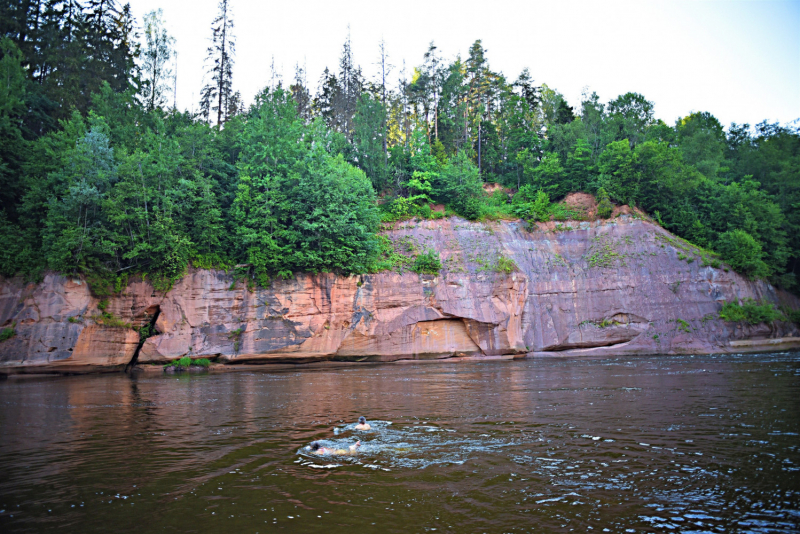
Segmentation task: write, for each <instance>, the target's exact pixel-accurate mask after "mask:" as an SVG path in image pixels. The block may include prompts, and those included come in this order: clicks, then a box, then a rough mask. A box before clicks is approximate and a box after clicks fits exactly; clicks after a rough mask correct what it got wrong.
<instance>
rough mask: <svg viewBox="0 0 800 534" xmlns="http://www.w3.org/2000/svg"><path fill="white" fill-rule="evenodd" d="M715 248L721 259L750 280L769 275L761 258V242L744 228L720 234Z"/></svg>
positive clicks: (767, 268)
mask: <svg viewBox="0 0 800 534" xmlns="http://www.w3.org/2000/svg"><path fill="white" fill-rule="evenodd" d="M715 248H716V250H717V252H719V254H720V256H722V259H723V260H724V261H725V262H726V263H727V264H728V265H730V266H731V267H733V269H734V270H735V271H737V272H740V273H742V274H745V275H747V276H748V277H750V279H751V280H753V279H756V278H764V277H766V276H769V274H770V269H769V267H768V266H767V264H766V263H764V261H763V260H762V259H761V258H762V256H763V253H762V251H761V244H760V243H759V242H758V241H756V240H755V239H754V238H753V236H751V235H750V234H748V233H747V232H745V231H744V230H731V231H728V232H725V233H723V234H720V236H719V239H717V244H716V247H715Z"/></svg>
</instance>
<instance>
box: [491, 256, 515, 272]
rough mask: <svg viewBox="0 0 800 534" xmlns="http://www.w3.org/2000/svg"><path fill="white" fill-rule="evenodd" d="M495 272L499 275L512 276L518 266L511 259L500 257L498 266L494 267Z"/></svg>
mask: <svg viewBox="0 0 800 534" xmlns="http://www.w3.org/2000/svg"><path fill="white" fill-rule="evenodd" d="M494 270H495V271H497V272H498V273H506V274H511V273H513V272H514V271H516V270H517V264H516V263H514V260H512V259H511V258H506V257H505V256H500V257H499V258H497V265H495V266H494Z"/></svg>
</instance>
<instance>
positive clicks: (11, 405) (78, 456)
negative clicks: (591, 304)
mask: <svg viewBox="0 0 800 534" xmlns="http://www.w3.org/2000/svg"><path fill="white" fill-rule="evenodd" d="M798 408H800V354H798V353H793V354H766V355H763V354H762V355H738V356H737V355H733V356H730V355H728V356H696V357H691V356H678V357H665V356H661V357H635V358H634V357H620V358H605V359H555V358H547V359H534V360H524V361H513V362H506V361H493V362H481V363H465V362H460V363H451V362H436V363H408V364H395V365H371V364H369V365H359V366H346V367H345V366H342V367H337V368H317V369H311V368H306V369H302V368H298V369H296V370H295V369H292V370H288V371H287V370H283V371H270V370H269V368H265V370H264V371H258V372H246V371H241V372H233V373H224V374H186V375H178V376H176V375H169V376H148V375H139V376H138V377H137V376H134V377H129V376H126V375H123V374H118V375H98V376H83V377H58V378H46V379H9V380H5V381H2V382H0V531H2V532H42V531H51V530H58V531H59V532H101V531H102V532H136V533H142V532H275V531H284V532H325V533H338V532H347V533H350V534H352V533H356V532H358V533H366V532H381V533H387V532H528V531H538V532H573V531H574V532H651V531H652V532H800V436H798V434H800V414H798ZM359 415H365V416H366V417H367V418H368V420H369V421H370V422H371V423H372V425H373V429H372V430H371V431H369V432H356V431H354V430H352V423H353V422H354V421H355V420H356V419H357V417H358V416H359ZM357 438H360V439H361V441H362V446H361V448H360V449H359V451H358V454H357V455H356V456H337V457H334V456H317V455H312V454H310V453H309V451H308V450H307V449H305V446H306V445H308V444H309V443H311V442H312V441H313V440H323V445H325V446H327V447H334V448H335V447H346V446H348V445H351V444H353V443H355V441H356V439H357Z"/></svg>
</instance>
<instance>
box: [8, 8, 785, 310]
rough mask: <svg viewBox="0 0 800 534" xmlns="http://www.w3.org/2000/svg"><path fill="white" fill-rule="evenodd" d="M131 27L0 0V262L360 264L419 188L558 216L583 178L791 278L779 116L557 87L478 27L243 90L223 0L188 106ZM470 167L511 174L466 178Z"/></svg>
mask: <svg viewBox="0 0 800 534" xmlns="http://www.w3.org/2000/svg"><path fill="white" fill-rule="evenodd" d="M133 27H134V21H133V19H132V18H131V15H130V11H129V9H128V8H127V6H125V7H120V6H119V5H118V4H117V3H116V2H115V1H113V0H105V1H102V2H98V1H91V2H88V1H87V2H76V1H74V0H73V1H71V2H61V1H55V2H44V1H41V0H40V1H31V2H2V3H0V36H2V39H1V40H0V78H2V80H3V83H2V84H0V85H1V87H0V240H2V243H3V247H2V248H1V249H0V274H3V275H12V274H15V273H19V272H23V273H27V274H29V275H33V276H35V275H36V274H37V273H39V272H41V271H42V270H43V269H45V268H50V269H55V270H59V271H63V272H68V273H81V274H84V275H86V276H87V278H89V279H90V280H92V281H93V283H92V285H93V287H94V288H95V290H96V291H99V292H100V293H101V294H102V293H103V292H104V291H110V290H111V288H113V286H114V282H115V281H116V280H117V279H118V278H119V277H121V276H126V275H127V274H129V273H147V274H148V276H150V278H151V279H152V280H153V282H154V283H155V284H156V286H157V287H162V288H163V287H168V286H169V284H170V283H171V281H172V280H174V279H176V278H177V277H179V276H181V274H182V273H184V272H185V270H186V268H187V266H188V265H189V263H194V264H195V265H198V266H204V267H213V266H220V267H231V266H233V265H237V264H238V265H240V266H244V267H240V269H249V272H248V275H249V276H250V277H251V280H252V279H255V280H256V281H257V282H258V283H260V284H262V285H266V284H268V283H269V280H270V278H271V277H275V276H281V277H286V276H291V274H292V273H293V272H297V271H340V272H346V273H351V272H365V271H370V270H376V269H380V268H381V267H380V266H381V262H382V261H384V258H383V253H382V248H381V242H380V240H379V239H378V238H377V237H376V233H377V231H378V229H379V224H380V221H381V220H383V221H395V220H401V219H404V218H408V217H423V218H434V217H440V216H442V212H441V211H436V210H432V209H431V204H434V203H438V204H444V205H446V210H447V212H449V213H457V214H460V215H462V216H464V217H466V218H469V219H492V218H496V217H499V216H515V215H516V216H521V217H524V218H526V219H529V220H545V219H550V218H551V217H552V218H555V219H557V220H563V219H564V218H567V217H569V216H570V214H569V213H566V212H564V210H563V209H562V208H560V207H558V206H557V205H556V204H553V203H552V202H551V201H558V200H559V199H561V198H562V197H563V196H564V195H566V194H567V193H569V192H572V191H585V192H589V193H593V194H597V196H598V199H599V201H600V206H599V215H600V216H601V217H607V216H609V215H610V214H611V210H612V204H611V202H616V203H627V204H630V205H635V206H638V207H640V208H642V209H644V210H646V211H647V212H648V213H650V214H651V215H653V217H654V218H655V219H656V220H657V221H658V222H660V223H661V224H662V225H663V226H664V227H665V228H667V229H669V230H671V231H673V232H674V233H676V234H678V235H679V236H681V237H683V238H685V239H687V240H689V241H691V242H692V243H694V244H696V245H699V246H701V247H704V248H707V249H712V250H715V251H717V252H718V253H719V254H720V255H721V257H722V259H723V260H725V261H726V262H727V263H728V264H729V265H730V266H731V267H733V268H735V269H737V270H739V271H740V272H742V273H745V274H747V275H749V276H751V277H754V278H755V277H771V280H772V281H773V282H776V283H779V284H781V285H783V286H785V287H793V286H794V285H795V282H794V277H795V274H796V272H797V270H798V264H799V263H800V131H798V129H797V128H796V127H788V126H781V125H778V124H769V123H767V122H763V123H761V124H759V125H757V126H755V127H750V126H749V125H737V124H732V125H731V126H730V127H729V128H728V129H727V130H726V129H724V128H723V126H722V125H721V124H720V123H719V121H718V120H717V119H716V118H714V117H713V116H711V115H710V114H708V113H692V114H690V115H688V116H686V117H684V118H682V119H680V120H679V121H678V122H677V123H676V124H675V125H674V126H670V125H667V124H665V123H664V122H662V121H660V120H656V119H655V118H654V112H653V103H652V102H650V101H648V100H647V99H646V98H645V97H644V96H642V95H639V94H636V93H627V94H624V95H621V96H619V97H617V98H615V99H613V100H611V101H609V102H606V103H603V102H601V101H600V99H599V97H598V96H597V95H596V94H594V93H593V94H587V95H584V97H583V99H582V101H581V102H580V105H579V106H577V108H574V107H571V106H569V105H568V104H567V102H566V101H565V99H564V98H563V97H562V95H561V94H559V93H558V91H556V90H554V89H553V88H550V87H548V86H546V85H543V84H542V85H538V84H536V83H535V82H534V80H533V79H532V77H531V74H530V73H529V72H528V71H527V70H525V71H523V72H522V73H521V74H520V75H519V76H518V77H517V78H516V79H514V80H512V79H509V78H506V77H505V76H504V75H503V74H502V73H500V72H496V71H494V70H492V68H491V66H490V64H489V62H488V59H487V55H486V51H485V50H484V48H483V47H482V44H481V42H480V41H475V42H474V43H473V44H472V46H471V47H470V49H469V52H468V54H467V57H465V58H461V57H457V58H456V59H454V60H452V61H445V60H444V58H443V57H442V55H441V54H440V52H439V50H438V49H437V48H436V47H435V46H434V45H433V44H431V47H430V49H429V50H428V51H427V52H426V53H425V55H424V56H423V58H422V63H421V64H420V65H419V66H417V67H416V68H414V70H413V73H412V74H410V75H407V74H406V73H405V72H401V73H400V75H399V78H398V79H396V80H389V79H388V78H387V77H386V76H385V72H384V71H382V76H381V77H380V78H379V81H378V82H375V83H373V82H368V81H366V79H365V76H364V74H363V73H362V70H361V68H360V67H359V66H358V65H357V64H356V62H355V59H354V58H353V55H352V52H351V47H350V43H349V41H348V42H346V43H345V44H344V47H343V50H342V55H341V59H340V63H339V68H338V70H336V71H335V72H334V71H332V70H327V69H326V70H325V72H324V73H323V75H322V78H321V79H320V82H319V86H318V87H317V88H316V89H313V88H311V87H308V85H307V83H306V82H305V79H306V75H305V73H304V72H302V70H301V69H298V71H297V73H296V76H295V79H294V81H293V82H292V83H290V84H288V87H286V86H283V85H281V83H280V82H278V83H273V84H272V85H271V86H270V87H268V88H266V89H264V90H263V91H262V92H261V93H260V94H259V95H257V96H256V98H255V101H254V103H253V105H252V106H250V107H249V108H248V109H244V107H243V106H242V102H241V98H240V96H239V95H238V93H236V92H235V91H234V82H235V80H233V78H232V74H231V73H232V71H231V69H230V65H231V64H232V62H233V59H234V57H233V55H234V50H235V46H234V45H235V43H234V36H233V33H232V32H231V28H232V21H231V20H230V12H229V11H228V1H227V0H223V2H222V3H221V4H220V14H219V17H218V18H217V19H216V20H215V22H214V25H213V28H212V35H213V36H214V41H213V46H212V47H211V49H210V51H209V54H210V59H211V61H210V62H209V64H210V65H213V66H214V67H213V68H212V70H211V71H210V72H209V79H210V80H211V82H210V84H209V85H208V86H207V87H205V88H203V89H202V91H201V94H202V102H201V103H200V104H201V105H200V109H201V112H200V113H199V114H196V115H193V114H191V113H188V112H180V111H178V110H177V109H174V106H171V105H170V99H169V98H168V97H169V94H168V93H169V87H170V83H169V82H170V79H169V75H170V68H169V61H170V59H171V58H172V57H173V53H172V50H171V46H172V43H173V40H172V39H171V38H170V37H169V35H168V34H167V33H166V32H165V31H164V28H163V22H162V21H161V17H160V15H159V14H158V13H152V14H150V15H148V17H147V18H146V20H145V25H144V36H143V37H144V39H143V43H142V44H137V43H136V39H135V34H134V31H133ZM381 50H382V51H383V48H381ZM137 57H138V58H139V62H138V63H137V61H136V58H137ZM198 89H199V88H198ZM209 121H210V122H211V123H212V124H210V123H209ZM487 182H498V183H500V184H502V185H503V186H505V187H507V188H510V189H512V190H518V191H519V193H518V194H517V195H516V196H514V200H513V202H511V201H510V200H509V197H508V195H506V194H505V193H503V192H499V193H495V194H494V195H493V196H487V195H485V194H484V192H483V189H482V186H483V184H484V183H487ZM432 263H433V262H431V265H425V266H420V267H419V269H420V271H421V272H423V271H431V270H433V267H435V266H434V265H433V264H432Z"/></svg>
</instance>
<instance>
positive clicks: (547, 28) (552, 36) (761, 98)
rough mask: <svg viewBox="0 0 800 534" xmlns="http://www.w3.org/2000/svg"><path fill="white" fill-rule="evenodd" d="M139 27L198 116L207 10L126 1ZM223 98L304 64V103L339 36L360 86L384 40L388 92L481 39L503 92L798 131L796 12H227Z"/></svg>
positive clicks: (212, 8) (566, 3) (460, 5)
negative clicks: (227, 77) (151, 14)
mask: <svg viewBox="0 0 800 534" xmlns="http://www.w3.org/2000/svg"><path fill="white" fill-rule="evenodd" d="M128 1H129V2H130V4H131V8H132V10H133V13H134V15H135V16H136V19H137V21H138V22H139V23H141V20H142V18H143V16H144V14H145V13H147V12H148V11H151V10H153V9H159V8H161V9H162V10H163V18H164V20H165V23H166V24H165V25H166V28H167V30H168V31H169V33H170V34H171V35H172V36H173V37H175V39H176V49H177V51H178V61H177V68H178V91H177V93H178V94H177V102H178V107H179V108H181V109H190V110H191V109H195V110H196V109H197V107H198V105H197V102H198V101H199V94H200V89H201V87H202V85H203V77H204V70H205V68H204V59H205V56H206V50H207V48H208V46H209V39H210V36H211V29H210V28H211V22H212V20H213V19H214V17H215V14H216V13H217V6H218V0H160V1H159V0H128ZM232 5H233V13H234V23H235V30H234V33H235V36H236V64H235V67H234V72H233V83H234V89H235V90H239V91H240V92H241V94H242V97H243V99H244V100H245V102H252V99H253V96H254V95H255V94H256V93H257V92H258V91H259V90H261V89H262V88H264V87H265V86H267V85H269V84H270V82H271V78H272V75H271V68H270V65H271V64H272V63H273V61H274V65H275V70H276V71H277V73H278V75H282V77H283V80H284V85H288V83H287V82H289V83H290V82H291V80H292V79H293V78H294V71H295V65H296V64H298V63H299V64H300V66H303V65H305V66H306V69H307V73H308V74H307V79H308V83H309V86H310V87H311V89H312V92H314V91H315V90H316V87H317V82H318V80H319V77H320V75H321V74H322V71H323V70H324V69H325V67H326V66H327V67H329V68H331V69H332V70H335V69H336V68H337V67H338V58H339V55H340V53H341V49H342V45H343V43H344V41H345V39H346V37H347V33H348V28H349V32H350V37H351V40H352V48H353V55H354V59H355V61H356V63H358V64H360V65H361V67H362V70H363V72H364V74H365V76H366V77H367V78H368V79H373V78H374V77H375V75H376V74H377V67H376V65H375V63H376V62H377V58H378V44H379V42H380V41H381V39H383V40H384V41H385V42H386V49H387V52H388V54H389V56H390V57H389V60H390V63H392V64H393V65H394V66H395V68H394V70H393V72H392V73H391V75H390V76H391V78H392V79H394V80H395V81H396V80H397V78H398V76H399V73H400V69H401V68H402V66H403V60H405V64H406V68H407V70H408V72H409V73H410V72H411V71H412V70H413V67H414V66H416V65H419V64H421V63H422V56H423V54H424V53H425V51H426V50H427V48H428V45H429V43H430V42H431V41H434V42H435V44H436V46H438V48H439V51H440V53H441V54H442V56H443V57H444V58H446V59H452V58H455V57H456V56H457V55H459V54H460V55H461V57H463V58H466V56H467V51H468V49H469V47H470V45H471V44H472V43H473V42H474V41H475V40H476V39H481V40H482V43H483V46H484V48H485V49H486V51H487V58H488V60H489V64H490V67H491V68H492V69H493V70H495V71H500V72H502V73H503V74H505V76H506V77H507V78H509V79H511V80H513V79H516V77H517V76H518V75H519V73H520V72H521V71H522V69H524V68H525V67H527V68H528V69H530V72H531V75H532V77H533V78H534V80H535V82H536V83H537V84H541V83H545V84H547V85H548V86H549V87H551V88H553V89H556V90H558V91H559V92H561V93H562V94H563V95H564V97H565V98H566V100H567V101H568V102H569V103H570V104H571V105H573V106H578V105H579V104H580V101H581V95H582V94H583V92H584V91H586V90H588V92H592V91H594V92H597V94H598V95H599V96H600V99H601V100H602V101H608V100H611V99H613V98H615V97H617V96H618V95H620V94H624V93H626V92H637V93H641V94H643V95H644V96H645V97H646V98H647V99H648V100H650V101H652V102H654V103H655V114H656V117H657V118H660V119H663V120H664V121H665V122H667V123H668V124H674V123H675V121H676V120H677V119H678V118H679V117H682V116H685V115H688V114H689V113H691V112H693V111H708V112H710V113H712V114H713V115H714V116H716V117H717V118H718V119H719V120H720V122H722V124H723V125H726V126H727V125H729V124H731V123H732V122H735V123H738V124H743V123H748V124H751V125H752V124H757V123H759V122H761V121H763V120H768V121H770V122H776V121H777V122H781V123H784V124H786V123H790V122H793V121H795V120H798V119H800V0H794V1H788V0H781V1H777V0H659V1H653V0H636V1H621V0H619V1H618V0H603V1H600V0H588V1H586V0H558V1H554V0H553V1H537V0H516V1H507V0H494V1H493V2H486V1H485V0H479V1H473V0H457V1H451V0H422V1H420V0H404V1H403V2H377V1H375V0H370V1H349V2H344V1H336V0H322V1H321V0H301V1H294V2H286V1H282V2H278V1H274V0H232Z"/></svg>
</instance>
